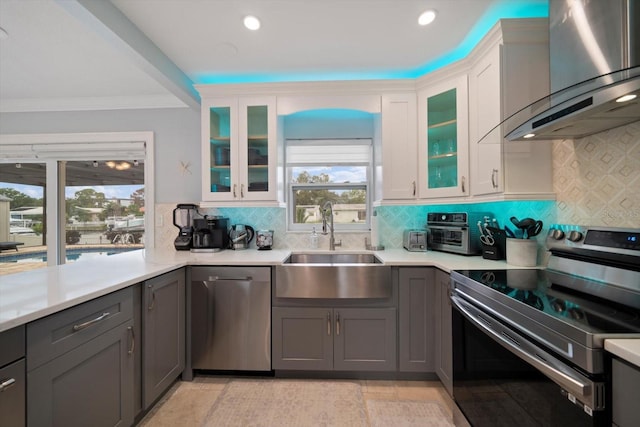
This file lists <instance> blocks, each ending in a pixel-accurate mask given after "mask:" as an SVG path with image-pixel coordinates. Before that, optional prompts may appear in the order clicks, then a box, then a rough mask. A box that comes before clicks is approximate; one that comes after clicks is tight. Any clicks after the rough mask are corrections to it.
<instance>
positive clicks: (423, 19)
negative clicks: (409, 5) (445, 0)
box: [418, 10, 436, 26]
mask: <svg viewBox="0 0 640 427" xmlns="http://www.w3.org/2000/svg"><path fill="white" fill-rule="evenodd" d="M434 19H436V11H435V10H426V11H424V12H422V14H420V16H419V17H418V24H420V25H422V26H425V25H429V24H431V23H432V22H433V20H434Z"/></svg>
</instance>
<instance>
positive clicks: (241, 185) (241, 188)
mask: <svg viewBox="0 0 640 427" xmlns="http://www.w3.org/2000/svg"><path fill="white" fill-rule="evenodd" d="M240 198H241V199H244V184H240Z"/></svg>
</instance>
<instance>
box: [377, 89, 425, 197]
mask: <svg viewBox="0 0 640 427" xmlns="http://www.w3.org/2000/svg"><path fill="white" fill-rule="evenodd" d="M416 118H417V116H416V95H415V93H399V94H387V95H383V96H382V132H381V133H382V159H381V160H382V162H381V163H382V177H381V181H380V182H378V183H377V185H380V186H382V199H383V200H412V199H416V198H417V197H418V173H417V172H418V169H417V168H418V162H417V158H416V153H417V151H418V139H417V133H416Z"/></svg>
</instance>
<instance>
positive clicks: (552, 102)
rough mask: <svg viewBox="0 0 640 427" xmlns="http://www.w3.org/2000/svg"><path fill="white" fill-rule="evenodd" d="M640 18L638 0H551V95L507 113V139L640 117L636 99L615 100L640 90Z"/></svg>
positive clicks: (575, 132)
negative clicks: (519, 109) (513, 114)
mask: <svg viewBox="0 0 640 427" xmlns="http://www.w3.org/2000/svg"><path fill="white" fill-rule="evenodd" d="M638 24H640V5H639V4H638V2H637V1H634V0H610V1H567V0H550V1H549V59H550V78H551V95H549V96H548V97H545V98H543V99H541V100H540V101H538V102H536V103H534V104H532V105H531V106H529V107H527V108H525V109H523V110H522V111H521V112H520V113H518V114H517V115H515V116H514V117H513V119H509V120H508V124H507V131H508V132H509V131H510V132H509V134H508V135H507V136H506V137H507V139H510V140H522V139H523V138H525V135H528V136H527V138H532V139H542V140H547V139H560V138H562V139H564V138H578V137H583V136H586V135H590V134H593V133H596V132H602V131H604V130H607V129H612V128H615V127H618V126H622V125H624V124H627V123H631V122H635V121H637V120H638V118H639V117H640V102H639V101H638V99H637V98H636V99H635V100H630V101H628V102H624V103H622V102H616V100H617V99H619V98H620V97H621V96H623V95H629V94H636V95H638V94H640V29H639V27H638ZM511 129H513V130H512V131H511ZM532 135H533V136H532Z"/></svg>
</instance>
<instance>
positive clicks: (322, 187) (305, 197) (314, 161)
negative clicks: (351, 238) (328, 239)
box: [285, 139, 373, 232]
mask: <svg viewBox="0 0 640 427" xmlns="http://www.w3.org/2000/svg"><path fill="white" fill-rule="evenodd" d="M372 150H373V148H372V142H371V139H344V140H343V139H330V140H327V139H313V140H304V139H295V140H294V139H289V140H287V141H286V154H285V161H286V183H287V188H288V203H287V218H288V229H289V230H291V231H311V229H312V228H314V227H315V228H316V230H317V231H318V232H320V231H321V230H320V228H321V226H322V214H321V211H320V208H321V206H322V205H323V204H324V203H326V202H327V201H331V202H332V204H333V213H334V217H333V222H334V227H335V230H336V231H366V230H368V229H369V216H370V215H369V212H370V205H371V204H370V194H371V191H370V189H371V175H372V173H371V170H372V167H371V165H372V159H373V153H372Z"/></svg>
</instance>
